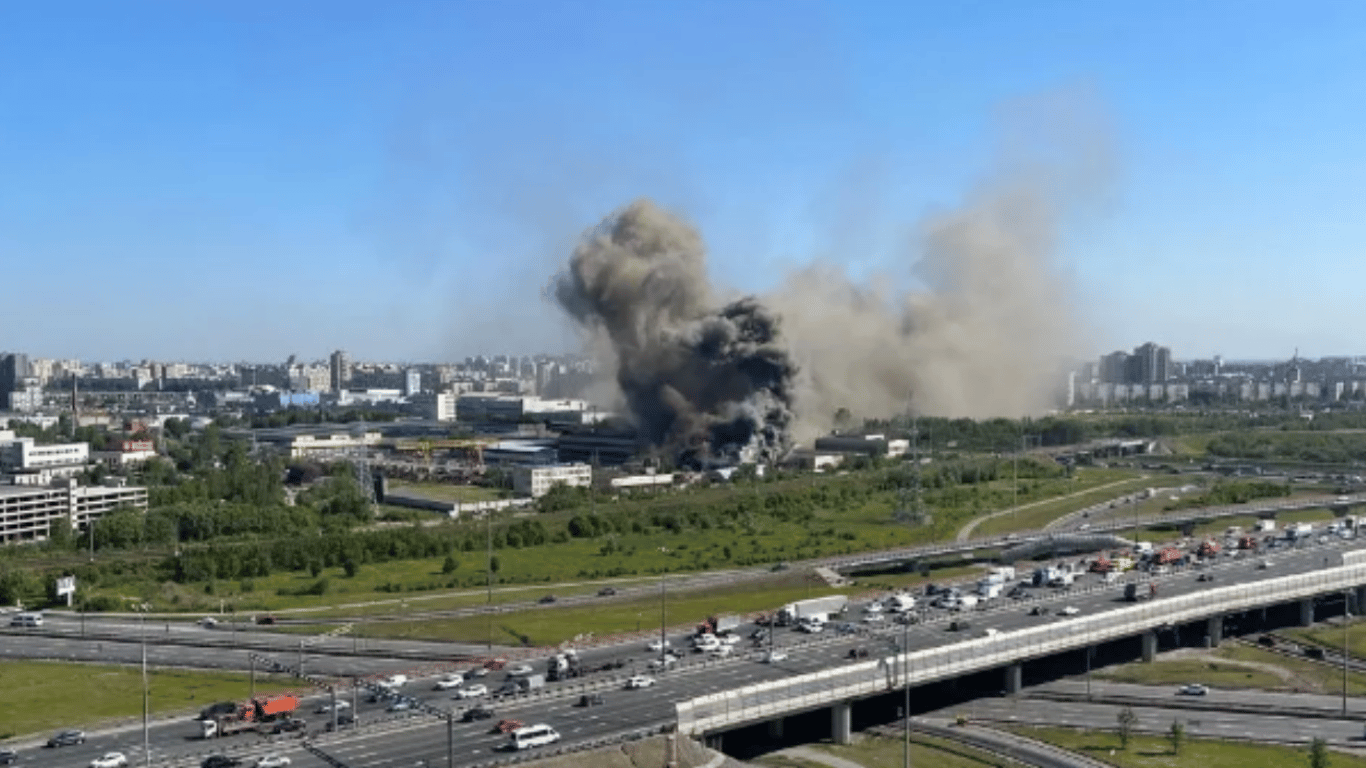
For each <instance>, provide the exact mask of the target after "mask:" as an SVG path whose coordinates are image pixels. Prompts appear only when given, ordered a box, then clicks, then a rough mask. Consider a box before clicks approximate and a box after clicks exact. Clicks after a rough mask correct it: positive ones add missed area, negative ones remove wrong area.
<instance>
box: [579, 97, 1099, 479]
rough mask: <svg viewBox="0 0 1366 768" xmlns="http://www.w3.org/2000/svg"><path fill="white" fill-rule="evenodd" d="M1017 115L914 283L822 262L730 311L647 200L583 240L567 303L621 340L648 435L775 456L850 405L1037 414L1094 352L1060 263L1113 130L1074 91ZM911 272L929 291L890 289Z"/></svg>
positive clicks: (701, 448)
mask: <svg viewBox="0 0 1366 768" xmlns="http://www.w3.org/2000/svg"><path fill="white" fill-rule="evenodd" d="M1022 106H1023V107H1024V109H1022V110H1020V112H1019V113H1018V114H1016V115H1012V118H1014V119H1013V120H1012V122H1011V125H1009V126H1008V127H1009V128H1010V129H1011V130H1010V131H1009V132H1008V133H1007V135H1006V136H1005V137H1004V138H1005V139H1006V141H1005V142H1004V146H1005V150H1006V151H1005V152H1004V153H1003V156H1004V158H1005V161H1004V162H1002V163H1001V170H1000V171H998V172H997V173H996V174H994V175H993V176H992V177H991V178H990V179H988V180H987V181H986V182H985V183H983V184H982V185H981V186H980V187H979V188H978V189H977V190H975V191H974V192H973V193H972V194H970V195H968V196H967V198H966V200H965V201H964V203H963V204H962V205H961V206H959V207H958V208H956V209H953V210H948V211H945V212H942V213H939V214H937V215H934V216H930V217H927V218H926V219H925V220H924V221H922V223H921V226H920V228H919V231H918V232H917V234H916V236H915V237H914V238H913V239H912V241H911V242H909V243H907V248H906V251H907V253H906V258H905V260H904V263H905V264H906V269H905V274H904V275H901V276H893V280H891V281H886V282H884V283H883V284H882V285H877V284H865V283H858V282H854V281H852V280H850V279H849V278H848V277H847V276H846V275H845V273H844V272H843V270H841V269H839V268H837V267H834V266H830V265H819V264H818V265H815V266H811V267H807V268H805V269H802V270H800V271H798V272H796V273H795V274H793V275H790V276H789V277H788V278H787V280H786V281H785V282H784V283H783V284H782V285H781V286H780V287H779V288H778V289H777V290H776V291H774V292H773V293H772V294H771V295H768V296H764V297H762V298H761V299H759V300H756V299H745V300H743V301H739V302H736V303H734V304H731V305H729V306H727V307H725V308H723V309H720V310H717V309H715V307H716V306H717V303H718V302H716V300H715V299H714V298H713V291H712V290H711V288H710V286H709V284H708V281H707V270H706V260H705V257H704V249H703V246H702V243H701V239H700V238H699V237H698V235H697V233H696V232H695V231H694V230H693V229H692V228H691V227H689V226H687V225H686V224H684V223H682V222H680V221H679V220H677V219H676V218H674V217H673V216H671V215H669V214H667V213H665V212H663V211H661V210H659V209H658V208H656V207H655V206H654V205H652V204H650V203H648V202H637V203H633V204H632V205H631V206H629V207H627V208H626V209H624V210H622V211H620V212H618V213H616V214H614V215H613V216H611V217H609V218H608V219H607V220H606V221H605V222H603V224H602V226H601V227H599V228H598V229H597V230H595V231H593V232H591V233H589V235H587V236H586V237H585V238H584V240H583V241H582V243H581V244H580V246H579V247H578V249H577V250H576V251H575V253H574V255H573V259H572V261H571V263H570V267H569V271H568V272H567V273H566V274H564V275H562V276H561V277H560V278H559V280H558V282H557V284H556V289H557V290H556V293H557V297H558V299H559V301H560V303H561V305H562V306H563V307H564V308H565V309H567V310H568V311H569V313H570V314H571V315H572V316H573V317H574V318H575V319H577V320H578V321H579V322H580V323H581V324H582V325H584V326H585V327H587V328H589V329H592V330H594V331H602V332H604V335H605V336H606V337H608V338H610V346H611V348H612V349H613V350H614V351H615V355H616V369H615V370H616V371H617V382H618V384H619V385H620V387H621V389H622V391H623V393H624V396H625V400H626V403H627V405H628V407H629V410H630V412H631V414H632V415H633V416H634V418H635V420H636V422H637V423H638V424H639V426H640V428H641V431H642V433H643V436H644V437H645V438H646V439H648V440H649V441H651V442H652V443H653V444H655V445H658V446H667V447H669V448H671V449H673V450H674V451H675V452H676V454H678V455H684V456H688V457H693V458H701V459H705V458H707V457H718V458H721V457H728V458H733V457H734V456H736V455H737V454H738V453H739V452H740V450H741V449H743V448H746V447H748V448H752V449H757V451H758V454H759V458H761V459H762V460H771V459H774V458H778V456H779V454H780V453H781V452H783V450H784V449H785V448H786V447H787V446H788V445H790V444H791V442H792V439H793V438H792V437H789V431H791V432H793V433H795V437H797V438H800V439H802V440H805V439H807V438H809V437H813V436H815V435H816V434H819V433H820V432H821V431H824V430H826V429H829V427H830V426H831V425H832V423H833V418H834V414H835V412H836V411H837V410H839V409H842V408H843V409H848V410H849V411H850V412H851V413H852V414H853V415H854V416H855V417H861V418H886V417H890V416H896V415H900V414H904V413H906V412H907V409H908V408H913V409H914V410H915V411H917V412H918V413H920V414H923V415H929V416H946V417H955V418H956V417H967V418H985V417H994V416H1010V417H1017V416H1025V415H1033V414H1039V413H1042V412H1044V411H1046V410H1048V409H1050V408H1053V407H1056V406H1057V405H1058V403H1059V393H1060V391H1061V388H1062V384H1063V371H1064V365H1065V364H1067V363H1070V362H1072V361H1074V360H1076V359H1079V355H1078V352H1079V351H1080V350H1081V349H1083V348H1084V346H1085V345H1084V344H1083V343H1082V334H1083V331H1082V329H1083V328H1084V327H1085V324H1084V323H1083V322H1081V321H1080V320H1079V319H1078V317H1077V316H1076V315H1077V306H1078V302H1077V301H1076V298H1075V296H1074V295H1073V290H1072V287H1071V285H1070V281H1069V279H1068V276H1067V274H1066V273H1065V272H1063V271H1062V270H1061V269H1060V268H1059V267H1058V266H1057V265H1056V264H1055V263H1054V260H1053V251H1054V249H1055V247H1056V240H1057V229H1058V226H1059V220H1060V218H1061V217H1062V216H1063V214H1064V213H1065V212H1066V211H1067V210H1069V209H1070V208H1072V207H1075V206H1077V204H1079V203H1083V204H1084V203H1085V202H1087V201H1089V200H1091V199H1093V198H1095V197H1097V196H1099V195H1103V193H1104V191H1105V188H1106V186H1107V184H1108V182H1109V180H1110V176H1111V170H1112V168H1111V160H1110V158H1111V153H1110V151H1109V150H1110V148H1109V146H1108V143H1107V142H1106V137H1107V136H1108V131H1107V130H1104V127H1103V126H1098V125H1096V123H1095V121H1094V120H1092V119H1091V117H1092V115H1093V111H1092V110H1090V109H1089V108H1087V105H1086V104H1085V103H1084V102H1082V103H1079V102H1078V100H1077V99H1076V98H1074V95H1073V94H1070V93H1062V94H1060V95H1058V96H1054V97H1051V98H1048V99H1035V100H1032V101H1030V102H1028V103H1024V104H1023V105H1022ZM1078 106H1080V107H1081V109H1080V110H1078V109H1077V107H1078ZM1020 118H1024V119H1023V120H1021V119H1020ZM1021 129H1024V130H1021ZM912 276H913V277H915V278H917V279H918V282H919V284H920V285H921V286H922V287H921V289H920V290H918V291H907V290H893V289H889V288H887V287H885V286H886V285H887V284H888V283H898V284H904V283H905V282H906V280H905V279H906V278H910V277H912ZM897 278H901V279H897ZM766 307H767V308H769V309H766ZM770 310H771V311H770ZM777 318H781V319H782V335H781V336H780V335H779V332H778V320H777ZM599 340H600V337H599ZM799 369H800V376H799V375H798V370H799Z"/></svg>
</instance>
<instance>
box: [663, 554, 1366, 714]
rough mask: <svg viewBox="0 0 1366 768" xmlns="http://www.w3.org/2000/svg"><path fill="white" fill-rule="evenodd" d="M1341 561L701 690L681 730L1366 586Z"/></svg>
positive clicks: (682, 707) (1361, 565) (1360, 571)
mask: <svg viewBox="0 0 1366 768" xmlns="http://www.w3.org/2000/svg"><path fill="white" fill-rule="evenodd" d="M1343 561H1344V563H1345V564H1344V565H1342V566H1338V567H1328V568H1324V569H1320V570H1316V571H1313V572H1311V573H1303V574H1295V575H1292V576H1284V577H1280V578H1273V579H1265V580H1261V581H1257V582H1252V583H1249V584H1240V585H1234V586H1228V587H1216V588H1212V589H1209V590H1207V591H1204V592H1198V593H1194V594H1190V595H1181V596H1179V597H1170V598H1163V599H1161V600H1155V601H1148V602H1143V603H1137V604H1133V605H1128V606H1125V607H1122V608H1116V609H1114V610H1109V611H1104V612H1102V613H1099V614H1094V615H1087V616H1078V617H1074V618H1069V619H1066V620H1063V621H1058V622H1055V623H1051V624H1047V625H1043V626H1038V627H1029V628H1026V629H1021V630H1013V631H1009V632H1002V633H1000V634H998V635H996V636H994V637H982V638H974V639H970V640H964V641H960V642H957V643H953V644H951V645H944V646H938V647H935V648H929V649H924V650H919V651H913V652H911V653H909V654H898V655H892V656H886V657H883V658H879V659H877V660H875V661H867V662H861V663H857V664H851V665H847V666H843V667H836V668H833V669H827V670H822V671H819V672H814V673H811V674H807V675H799V676H797V677H792V678H787V679H784V680H776V681H770V682H765V683H758V684H755V685H749V686H745V687H743V688H739V689H736V690H732V691H725V692H722V693H716V694H711V695H708V696H701V697H698V698H695V699H692V700H690V701H686V702H682V703H680V704H678V705H676V709H677V714H678V723H679V730H680V731H681V732H683V733H687V734H691V735H698V734H702V733H706V732H707V731H711V730H715V729H717V728H722V727H728V726H732V725H736V724H740V723H746V722H753V721H757V720H762V719H765V718H769V717H776V716H780V715H784V714H788V713H792V712H799V711H804V710H809V709H815V708H819V707H823V706H828V705H830V704H834V703H838V702H842V701H847V700H849V699H853V698H858V697H862V696H868V695H872V694H876V693H882V692H885V691H889V690H894V689H896V688H899V687H900V686H901V685H902V684H903V681H902V680H901V679H900V678H901V670H903V669H906V670H909V672H908V675H909V683H910V684H912V685H919V684H924V683H930V682H935V681H937V680H944V679H948V678H952V677H959V676H962V675H967V674H972V673H974V672H980V671H983V670H988V669H993V668H998V667H1005V666H1008V665H1010V664H1014V663H1016V662H1019V661H1022V660H1025V659H1029V658H1039V657H1043V656H1048V655H1051V654H1055V653H1060V652H1063V651H1068V650H1074V649H1077V648H1084V647H1088V646H1092V645H1098V644H1100V643H1104V642H1108V641H1111V640H1116V639H1120V638H1123V637H1130V636H1133V635H1135V634H1138V633H1140V632H1144V631H1147V630H1151V629H1156V628H1160V627H1163V626H1168V625H1172V624H1181V623H1186V622H1190V621H1195V620H1198V619H1203V618H1207V617H1209V616H1212V615H1222V614H1225V613H1233V612H1237V611H1242V610H1248V609H1251V608H1257V607H1261V606H1265V605H1269V604H1273V603H1281V602H1290V601H1293V600H1298V599H1303V598H1308V597H1313V596H1315V595H1320V594H1325V593H1329V592H1338V591H1342V590H1345V589H1350V588H1354V587H1357V586H1359V585H1362V584H1366V551H1360V550H1358V551H1355V552H1349V553H1345V554H1344V557H1343Z"/></svg>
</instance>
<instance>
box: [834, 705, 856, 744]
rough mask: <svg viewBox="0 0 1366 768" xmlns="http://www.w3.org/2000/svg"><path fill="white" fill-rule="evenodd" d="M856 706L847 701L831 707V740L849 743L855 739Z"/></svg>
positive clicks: (837, 742)
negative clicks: (854, 714) (854, 715)
mask: <svg viewBox="0 0 1366 768" xmlns="http://www.w3.org/2000/svg"><path fill="white" fill-rule="evenodd" d="M853 711H854V707H853V705H852V704H850V703H849V702H847V701H843V702H840V703H839V704H836V705H835V706H833V707H831V708H830V740H831V741H833V742H835V743H836V744H849V743H852V742H853V740H854V724H853V717H852V715H853Z"/></svg>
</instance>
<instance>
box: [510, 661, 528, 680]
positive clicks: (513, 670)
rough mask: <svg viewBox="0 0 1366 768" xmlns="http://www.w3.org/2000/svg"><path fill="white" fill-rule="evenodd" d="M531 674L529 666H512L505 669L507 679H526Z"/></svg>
mask: <svg viewBox="0 0 1366 768" xmlns="http://www.w3.org/2000/svg"><path fill="white" fill-rule="evenodd" d="M531 672H532V670H531V665H530V664H513V665H512V666H510V667H508V668H507V675H508V677H526V676H527V675H529V674H531Z"/></svg>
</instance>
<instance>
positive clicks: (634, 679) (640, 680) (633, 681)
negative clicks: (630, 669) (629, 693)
mask: <svg viewBox="0 0 1366 768" xmlns="http://www.w3.org/2000/svg"><path fill="white" fill-rule="evenodd" d="M654 684H655V679H654V678H653V677H646V676H645V675H631V676H630V677H628V678H626V688H627V690H635V689H637V688H649V687H650V686H652V685H654Z"/></svg>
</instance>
